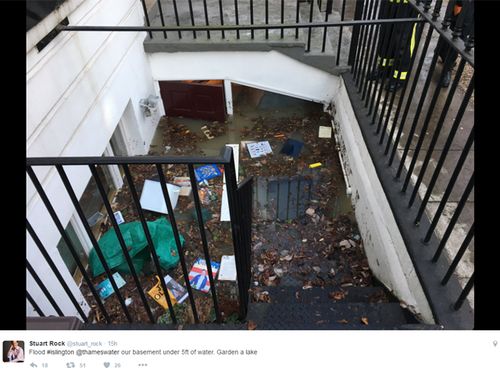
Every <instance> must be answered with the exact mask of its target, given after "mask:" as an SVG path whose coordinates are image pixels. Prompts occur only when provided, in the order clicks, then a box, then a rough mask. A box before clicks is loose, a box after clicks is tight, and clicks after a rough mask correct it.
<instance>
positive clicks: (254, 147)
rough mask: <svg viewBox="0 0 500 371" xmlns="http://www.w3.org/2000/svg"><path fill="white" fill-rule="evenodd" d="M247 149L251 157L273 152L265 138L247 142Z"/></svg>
mask: <svg viewBox="0 0 500 371" xmlns="http://www.w3.org/2000/svg"><path fill="white" fill-rule="evenodd" d="M247 149H248V153H249V154H250V157H251V158H257V157H261V156H265V155H267V154H270V153H273V150H272V148H271V145H270V144H269V142H268V141H267V140H265V141H262V142H256V143H248V144H247Z"/></svg>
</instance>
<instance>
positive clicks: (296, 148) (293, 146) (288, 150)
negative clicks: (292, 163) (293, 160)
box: [280, 139, 304, 157]
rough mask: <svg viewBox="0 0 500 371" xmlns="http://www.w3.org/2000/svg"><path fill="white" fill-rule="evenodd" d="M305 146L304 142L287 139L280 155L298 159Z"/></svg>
mask: <svg viewBox="0 0 500 371" xmlns="http://www.w3.org/2000/svg"><path fill="white" fill-rule="evenodd" d="M303 146H304V142H301V141H299V140H296V139H287V140H286V142H285V143H284V144H283V148H281V151H280V153H282V154H284V155H287V156H291V157H298V156H299V154H300V151H301V150H302V147H303Z"/></svg>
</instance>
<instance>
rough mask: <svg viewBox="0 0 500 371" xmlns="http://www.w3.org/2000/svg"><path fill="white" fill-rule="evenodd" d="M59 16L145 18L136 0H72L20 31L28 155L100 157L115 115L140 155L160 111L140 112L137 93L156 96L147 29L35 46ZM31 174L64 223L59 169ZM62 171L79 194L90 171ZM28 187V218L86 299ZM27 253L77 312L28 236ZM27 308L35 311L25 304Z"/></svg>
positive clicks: (101, 21) (66, 306) (126, 21)
mask: <svg viewBox="0 0 500 371" xmlns="http://www.w3.org/2000/svg"><path fill="white" fill-rule="evenodd" d="M65 16H68V19H69V22H70V24H73V25H123V26H125V25H142V24H143V12H142V8H141V3H140V1H137V0H85V1H79V0H71V1H68V2H67V3H65V4H64V6H62V7H61V8H59V9H58V10H57V11H55V12H53V13H52V14H51V15H49V16H48V17H47V18H46V19H44V21H42V22H41V23H40V24H38V25H37V26H35V27H34V28H32V29H31V30H30V31H28V32H27V33H26V48H27V51H26V65H27V72H26V85H27V128H26V133H27V137H26V147H27V148H26V150H27V156H28V157H42V156H57V157H59V156H61V157H62V156H101V155H102V154H103V152H104V150H105V148H106V145H107V144H108V142H109V140H110V138H111V135H112V134H113V132H114V130H115V128H116V126H117V125H118V123H119V122H120V119H122V121H127V124H129V125H130V124H132V125H133V126H135V129H136V130H131V131H130V132H131V133H132V136H131V137H129V138H128V140H129V143H128V146H127V147H128V148H129V149H131V153H129V154H130V155H138V154H145V153H146V151H147V149H148V147H149V144H150V142H151V139H152V136H153V134H154V130H155V129H156V125H157V123H158V120H159V117H160V116H161V115H162V114H163V113H164V111H163V108H162V106H161V105H160V107H159V110H158V113H157V115H156V116H152V117H145V116H144V115H143V113H142V111H141V109H140V108H139V100H140V99H142V98H146V97H148V96H149V95H150V94H154V95H158V91H157V90H158V89H157V86H156V84H155V82H154V80H153V78H152V76H151V71H150V68H149V62H148V60H147V57H146V55H145V53H144V50H143V46H142V42H143V40H144V37H145V36H146V35H145V33H143V32H142V33H137V32H114V33H110V32H61V33H60V34H59V35H58V36H57V37H56V38H55V39H54V40H52V41H51V43H50V44H49V45H48V46H47V47H46V48H44V49H43V50H42V51H41V52H38V50H37V49H36V47H35V45H36V43H37V42H38V41H40V39H41V38H42V37H43V36H45V35H46V33H47V31H50V29H51V28H52V27H53V26H55V24H57V23H58V22H59V21H60V20H61V19H63V18H64V17H65ZM129 103H130V105H129V108H128V109H127V111H126V107H127V105H128V104H129ZM125 111H126V112H125ZM124 113H125V114H124ZM36 173H37V175H38V176H39V180H40V181H41V182H42V184H43V187H44V189H45V190H46V192H47V193H48V196H49V198H50V200H51V201H52V202H53V205H54V207H55V209H56V211H57V213H58V216H59V218H60V220H61V222H62V224H63V225H64V226H66V224H67V223H68V221H69V219H70V217H71V215H72V214H73V208H72V207H71V206H70V205H71V202H70V200H69V198H68V197H67V196H66V192H65V190H64V188H63V186H62V183H61V182H60V180H59V177H58V175H57V173H56V172H55V170H54V169H52V170H50V169H48V168H37V169H36ZM67 173H68V176H69V178H70V180H71V183H72V185H73V187H74V190H75V192H76V194H77V196H78V197H80V195H81V193H82V192H83V190H84V189H85V187H86V185H87V183H88V181H89V179H90V171H89V170H88V169H87V168H85V167H80V168H76V167H72V168H67ZM26 191H27V217H28V220H29V221H30V222H31V223H32V225H33V227H34V229H35V231H36V232H37V234H38V236H39V237H40V239H41V241H42V242H43V244H44V245H45V247H46V248H47V250H49V253H50V255H51V256H52V258H53V259H54V261H55V262H56V264H57V265H58V266H59V267H60V268H61V269H60V270H61V273H62V274H63V276H64V278H65V280H66V282H67V283H68V284H69V285H70V287H71V289H72V291H73V292H74V294H75V295H76V297H77V299H78V300H81V301H84V300H83V298H82V297H81V294H80V291H79V290H78V288H77V287H76V284H74V280H73V279H72V277H71V276H70V274H69V272H68V271H67V269H66V267H65V265H64V263H63V261H62V259H61V257H60V255H59V253H58V251H57V249H56V245H57V242H58V241H59V239H60V234H59V233H58V232H57V230H56V228H55V225H54V223H52V221H51V219H50V217H49V216H48V214H47V211H46V209H45V207H44V206H43V204H42V202H41V200H40V199H39V197H38V196H34V194H35V193H34V189H33V186H32V184H31V182H30V181H29V180H28V181H27V190H26ZM27 258H28V260H29V261H30V263H31V264H32V266H33V267H34V268H35V270H36V271H37V272H38V274H39V275H40V276H41V277H43V281H44V283H45V285H46V286H49V287H50V290H51V292H52V294H53V295H54V297H57V298H58V302H60V306H61V309H62V310H63V312H64V313H65V314H67V315H74V314H76V310H75V308H74V306H73V305H72V304H71V302H70V301H69V299H67V295H66V294H65V293H64V291H63V289H62V287H61V285H60V284H59V283H58V281H57V280H56V278H55V276H54V274H53V273H52V272H51V270H50V268H49V267H48V265H47V264H46V263H45V260H44V259H43V257H42V256H41V254H40V253H39V250H38V248H37V247H36V246H35V245H34V243H33V241H32V240H31V238H30V237H29V236H27ZM27 282H28V291H29V292H30V294H31V295H32V296H33V297H34V298H35V300H36V301H37V302H38V303H39V305H40V307H41V309H42V310H43V311H44V313H45V315H51V314H56V312H55V310H54V309H53V308H52V306H51V305H50V304H49V303H48V301H47V300H46V299H45V297H44V295H43V293H42V292H41V290H40V289H39V288H38V286H37V285H36V283H35V282H34V281H33V279H32V278H31V277H30V276H28V277H27ZM87 310H88V308H87ZM27 314H28V315H36V313H35V312H33V308H32V307H31V305H29V304H28V305H27Z"/></svg>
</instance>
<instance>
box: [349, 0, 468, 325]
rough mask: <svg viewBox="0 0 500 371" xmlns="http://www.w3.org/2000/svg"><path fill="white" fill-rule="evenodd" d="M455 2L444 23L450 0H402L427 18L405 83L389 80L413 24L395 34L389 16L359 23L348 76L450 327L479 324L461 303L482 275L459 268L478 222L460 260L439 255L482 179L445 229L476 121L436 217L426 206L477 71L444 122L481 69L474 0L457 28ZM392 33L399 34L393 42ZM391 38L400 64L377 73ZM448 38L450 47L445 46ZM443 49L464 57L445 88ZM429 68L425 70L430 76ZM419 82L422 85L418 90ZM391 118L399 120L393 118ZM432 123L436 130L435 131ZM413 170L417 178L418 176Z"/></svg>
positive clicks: (415, 258)
mask: <svg viewBox="0 0 500 371" xmlns="http://www.w3.org/2000/svg"><path fill="white" fill-rule="evenodd" d="M455 2H456V0H450V2H449V5H448V9H447V12H446V14H445V16H444V20H443V22H442V23H439V17H440V12H441V7H442V4H443V2H442V1H440V0H437V1H436V2H435V3H434V4H432V1H425V2H422V1H419V0H417V1H416V2H415V1H413V0H411V1H410V4H411V6H410V7H406V6H405V7H403V6H401V7H397V8H396V12H397V13H396V15H395V16H396V17H398V16H405V17H410V16H414V15H415V14H416V15H418V17H420V18H421V19H422V20H424V21H425V22H424V23H415V26H414V27H415V28H414V32H415V33H414V37H415V45H414V52H413V54H410V55H411V57H410V61H409V64H408V66H407V67H403V68H404V69H403V70H404V71H405V77H404V79H403V80H400V84H399V85H400V86H399V90H398V88H397V87H396V88H393V89H392V90H391V89H386V85H388V84H389V81H390V80H391V79H392V81H393V83H395V81H394V80H393V79H398V78H399V77H400V75H401V71H400V70H401V69H402V59H403V57H402V54H398V53H399V51H401V50H403V49H402V48H403V47H406V48H408V47H409V45H410V41H409V34H410V30H407V31H401V29H400V30H399V32H398V33H395V35H396V36H394V34H393V35H392V36H390V35H391V34H390V33H389V32H388V30H389V29H388V28H385V29H382V28H383V27H384V25H382V24H366V25H363V26H359V27H358V29H357V30H356V32H357V33H355V34H353V37H352V40H354V42H352V44H351V51H350V64H351V76H346V75H345V81H346V87H347V90H348V93H349V95H350V97H351V102H352V103H353V108H354V111H355V113H356V116H357V118H358V121H359V124H360V128H361V131H362V133H363V136H364V139H365V143H366V144H367V147H368V149H369V152H370V154H371V155H372V160H373V162H374V164H375V168H376V169H377V173H378V175H379V179H380V181H381V183H382V186H383V188H384V191H385V193H386V196H387V199H388V200H389V204H390V206H391V209H392V211H393V214H394V216H395V219H396V223H397V224H398V227H399V229H400V231H401V234H402V237H403V239H404V241H405V244H406V246H407V248H408V252H409V255H410V258H411V259H412V262H413V264H414V266H415V271H416V273H417V275H418V277H419V279H420V281H421V283H422V288H423V290H424V293H425V294H426V297H427V299H428V302H429V305H430V307H431V310H432V312H433V315H434V318H435V319H436V321H438V322H439V323H441V324H445V325H446V326H448V327H450V328H457V327H460V326H463V327H465V328H471V327H472V326H473V316H472V311H471V310H470V307H469V306H468V305H467V306H466V308H465V309H464V310H460V309H462V306H463V305H464V303H465V298H466V297H467V295H468V294H469V292H470V291H471V290H472V287H473V285H474V279H473V277H474V275H473V274H472V277H471V278H470V279H469V281H468V282H467V284H466V285H465V287H463V288H462V287H461V286H460V285H459V283H458V281H457V277H456V275H453V273H454V272H455V270H456V268H457V266H458V264H459V262H460V261H461V260H462V258H463V256H464V254H465V251H466V250H467V249H468V248H469V246H470V243H471V241H472V239H473V236H474V224H472V225H471V226H470V228H469V229H468V233H467V236H466V237H465V238H464V239H463V241H462V243H461V246H460V248H459V250H458V252H457V253H456V254H455V256H454V257H453V258H451V259H452V261H447V258H441V259H439V257H440V256H441V255H442V252H443V250H444V248H445V245H446V244H447V243H448V242H449V239H450V236H451V233H452V231H453V230H455V229H456V227H457V221H458V219H459V216H460V215H461V213H462V211H463V209H464V207H465V204H466V202H467V200H468V198H469V196H470V194H471V191H472V189H473V185H474V174H473V173H472V175H470V177H469V178H468V182H467V186H466V187H465V189H464V190H463V193H462V196H461V197H460V200H459V202H458V204H457V207H456V209H455V211H454V213H453V215H452V217H451V219H450V221H449V222H448V225H447V228H446V231H445V232H444V234H443V236H438V235H437V234H436V231H435V229H436V226H437V222H438V220H439V219H440V218H441V217H442V215H443V212H444V209H445V206H446V203H447V201H448V199H449V196H450V194H451V192H452V190H453V189H454V186H455V184H456V183H457V179H458V178H459V176H460V175H461V174H463V170H464V165H465V161H466V159H467V157H468V154H469V152H470V151H471V148H472V145H473V143H474V127H473V126H472V127H471V128H470V132H469V134H468V139H467V141H466V143H465V145H464V146H463V148H462V149H461V153H460V156H459V158H458V160H457V161H456V165H455V168H454V169H453V171H451V176H450V178H449V180H447V183H446V190H445V191H444V194H443V195H442V196H441V201H440V202H439V206H438V208H437V211H435V212H434V213H433V214H434V215H433V217H432V218H430V219H429V218H428V217H427V215H425V213H424V211H425V210H426V207H427V206H428V203H429V200H430V196H431V195H433V194H434V193H435V192H436V184H437V179H438V177H439V176H440V175H441V174H442V169H443V165H444V162H445V160H446V159H447V156H448V154H449V153H450V148H451V145H452V142H453V140H454V139H455V137H456V136H457V132H458V128H459V127H460V126H461V125H463V122H462V120H463V117H464V113H465V110H466V108H467V106H468V105H469V103H470V100H471V96H472V94H473V92H474V75H472V76H471V77H470V81H469V82H468V86H467V87H466V90H465V93H464V94H463V97H461V98H459V99H461V100H460V101H458V103H459V105H458V110H457V112H456V114H455V116H454V119H453V121H452V124H451V127H450V129H449V131H448V132H447V134H445V132H444V131H445V129H444V122H445V119H446V118H448V117H449V116H450V110H449V108H450V106H451V102H452V101H453V100H454V99H455V100H456V99H457V98H456V92H457V87H458V85H459V82H460V81H461V78H462V76H463V75H464V71H465V67H466V66H469V67H470V68H472V69H474V53H473V50H472V48H473V46H474V40H473V37H474V36H473V31H472V33H471V34H469V35H464V34H462V28H461V27H463V25H464V22H465V19H464V18H465V15H464V14H468V15H469V16H470V14H471V13H467V12H472V11H473V8H472V4H471V2H469V1H464V8H463V10H462V13H461V14H460V15H459V16H458V20H456V24H455V28H454V29H453V30H451V29H450V28H449V27H450V24H451V21H450V20H451V11H450V9H451V8H452V7H453V6H454V4H455ZM357 4H358V7H357V9H356V17H357V18H362V19H371V18H373V17H378V16H379V15H378V13H377V12H376V10H377V7H378V6H379V4H380V2H378V1H375V0H365V1H360V2H358V3H357ZM432 5H434V9H433V11H432V13H431V12H430V11H431V8H432ZM404 8H406V9H405V11H407V12H408V13H406V14H402V13H398V12H401V11H403V9H404ZM393 9H394V8H393ZM433 34H436V35H437V36H438V37H439V42H438V45H437V46H436V48H435V49H434V50H433V51H432V50H430V49H429V48H430V45H431V44H430V42H431V39H432V38H433ZM391 38H393V39H391ZM422 39H425V41H424V42H423V46H422V45H421V41H422ZM459 39H460V40H459ZM388 40H391V42H389V41H388ZM390 45H393V46H392V47H393V48H394V49H393V50H395V51H396V52H395V53H394V55H393V57H392V58H393V62H392V64H391V65H389V66H387V67H386V68H385V72H386V73H387V77H388V78H382V77H379V78H377V77H374V72H375V71H377V69H378V68H379V67H378V66H379V65H378V63H379V62H377V59H376V58H375V57H378V60H382V59H381V56H382V58H386V57H385V56H386V55H390V53H391V52H390V50H389V46H390ZM446 45H447V46H448V48H446V49H445V46H446ZM442 50H444V51H445V52H443V51H442ZM401 53H402V52H401ZM454 53H456V55H454ZM443 54H444V55H443ZM428 55H432V61H431V62H430V66H429V70H428V71H424V70H423V66H424V61H425V60H426V57H427V56H428ZM439 56H441V57H442V58H443V68H444V66H449V65H451V64H452V60H453V59H455V58H457V56H460V57H461V60H460V63H459V64H458V67H457V69H456V74H455V77H454V78H453V79H452V81H451V85H450V88H449V90H448V91H442V90H441V85H442V84H443V81H444V75H445V73H444V72H441V74H440V75H439V78H438V79H437V85H435V86H434V87H433V80H434V77H433V76H434V75H435V72H436V71H437V70H438V68H437V67H436V65H437V61H438V57H439ZM387 58H389V57H387ZM450 68H451V67H450ZM450 70H451V69H450ZM406 71H407V72H406ZM425 73H427V76H425ZM422 75H423V76H424V77H425V78H422V77H423V76H422ZM417 87H419V88H420V90H417ZM433 89H434V90H433ZM432 90H433V91H432ZM417 91H418V92H419V93H418V95H417V94H416V93H417ZM444 94H446V99H444V100H443V105H442V108H441V112H440V114H438V115H435V113H436V112H435V111H436V110H437V107H438V106H437V103H438V100H439V99H438V98H439V97H440V96H441V95H444ZM411 107H414V108H415V112H414V113H411V112H410V108H411ZM425 110H427V113H426V114H425V115H424V113H425ZM391 121H392V127H391V125H390V123H391ZM406 121H410V123H411V126H410V128H409V132H408V133H405V139H406V143H405V144H404V145H403V143H400V142H401V141H402V140H403V135H402V134H403V131H404V127H405V123H406ZM431 124H432V125H435V127H433V130H430V129H429V128H430V127H431V126H430V125H431ZM428 130H429V134H428V135H427V133H426V132H427V131H428ZM444 135H447V136H446V137H444V138H445V139H446V140H445V141H444V142H445V143H444V147H443V150H442V153H441V154H440V155H439V159H438V160H437V162H436V168H435V169H434V170H433V174H432V177H431V180H430V182H428V183H426V186H427V189H426V191H425V196H424V197H423V198H422V199H421V198H420V197H419V192H418V191H419V189H420V188H422V183H423V179H424V176H425V174H426V171H427V170H428V168H429V167H430V166H429V165H430V161H431V158H432V156H431V155H432V154H433V151H434V150H435V147H436V143H437V142H438V139H440V138H443V136H444ZM426 137H427V138H428V139H429V144H428V145H427V148H426V150H427V153H425V154H424V153H423V151H424V140H425V138H426ZM384 141H386V143H384ZM415 142H416V145H415ZM391 146H392V149H391ZM400 146H403V153H402V155H401V156H399V158H398V156H396V154H397V150H398V148H400ZM410 151H412V158H411V160H410V161H409V166H407V164H406V160H407V159H408V157H409V154H410ZM419 155H420V156H421V157H422V162H421V163H419V164H418V166H417V159H418V158H419ZM413 178H414V179H415V181H413ZM466 180H467V179H466ZM431 219H432V221H431ZM444 286H446V288H445V287H444Z"/></svg>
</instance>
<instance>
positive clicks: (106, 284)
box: [96, 272, 125, 299]
mask: <svg viewBox="0 0 500 371" xmlns="http://www.w3.org/2000/svg"><path fill="white" fill-rule="evenodd" d="M113 279H114V280H115V283H116V286H118V288H120V287H123V286H124V285H125V280H124V279H123V277H122V276H121V275H120V273H118V272H116V273H114V274H113ZM96 289H97V292H99V296H100V297H101V298H103V299H106V298H108V297H110V296H111V295H112V294H113V293H114V292H115V290H114V289H113V286H112V285H111V281H110V280H109V278H106V279H105V280H104V281H102V282H101V283H100V284H98V285H97V286H96Z"/></svg>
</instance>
